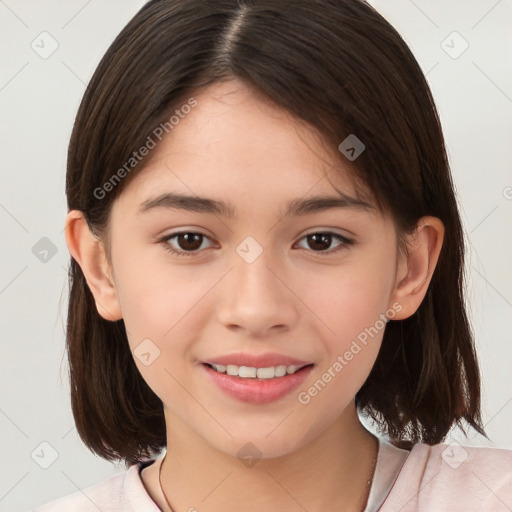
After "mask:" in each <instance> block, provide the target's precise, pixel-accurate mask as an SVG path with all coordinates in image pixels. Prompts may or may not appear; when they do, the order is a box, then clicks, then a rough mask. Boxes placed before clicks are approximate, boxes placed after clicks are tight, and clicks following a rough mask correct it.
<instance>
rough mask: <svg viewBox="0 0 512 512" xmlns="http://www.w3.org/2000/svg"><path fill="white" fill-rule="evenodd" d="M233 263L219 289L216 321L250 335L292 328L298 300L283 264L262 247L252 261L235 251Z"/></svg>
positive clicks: (296, 317)
mask: <svg viewBox="0 0 512 512" xmlns="http://www.w3.org/2000/svg"><path fill="white" fill-rule="evenodd" d="M233 267H234V268H233V269H232V270H231V272H229V274H228V275H227V276H226V279H224V280H223V281H224V283H223V284H222V288H221V289H220V290H219V292H220V296H221V298H220V302H219V307H218V310H217V311H218V318H219V320H220V322H221V323H222V324H223V325H224V326H225V327H227V328H229V329H231V330H236V329H238V330H244V331H245V332H247V333H250V334H251V335H252V336H262V335H265V334H268V331H270V330H289V329H292V328H293V327H294V325H295V324H296V322H297V321H298V319H299V311H298V309H297V308H298V304H299V302H300V301H299V300H298V299H297V297H296V296H295V295H294V293H293V283H292V282H290V281H291V277H290V275H289V274H287V273H285V272H284V271H283V265H280V264H279V263H276V260H275V259H274V260H271V257H270V253H269V251H263V253H262V254H261V255H260V256H259V257H258V258H257V259H256V260H255V261H253V262H252V263H248V262H246V261H244V260H243V259H242V258H240V257H239V256H238V255H235V257H234V258H233Z"/></svg>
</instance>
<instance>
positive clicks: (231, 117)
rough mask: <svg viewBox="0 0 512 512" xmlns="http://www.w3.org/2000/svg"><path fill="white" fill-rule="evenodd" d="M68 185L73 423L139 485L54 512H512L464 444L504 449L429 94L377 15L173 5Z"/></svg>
mask: <svg viewBox="0 0 512 512" xmlns="http://www.w3.org/2000/svg"><path fill="white" fill-rule="evenodd" d="M66 193H67V198H68V206H69V214H68V218H67V222H66V240H67V244H68V247H69V250H70V252H71V255H72V259H71V269H70V285H71V291H70V298H69V315H68V329H67V348H68V356H69V363H70V377H71V389H72V396H71V398H72V408H73V414H74V418H75V421H76V426H77V429H78V432H79V434H80V436H81V438H82V439H83V441H84V443H85V444H86V445H87V446H88V447H89V448H90V449H91V451H92V452H94V453H96V454H98V455H100V456H101V457H103V458H105V459H107V460H112V461H113V460H121V461H124V462H125V463H126V466H127V471H125V472H124V473H122V474H120V475H117V476H114V477H112V478H110V479H108V480H105V481H103V482H100V483H98V484H96V485H94V486H92V487H90V488H88V489H84V490H83V491H80V492H77V493H74V494H72V495H69V496H66V497H64V498H61V499H60V500H57V501H54V502H52V503H50V504H47V505H45V506H42V507H40V508H39V509H37V510H38V511H40V512H50V511H51V512H56V511H59V510H66V511H69V510H74V511H89V510H91V511H92V510H95V511H96V510H102V511H103V512H107V511H108V512H110V511H121V510H123V511H127V510H133V511H135V510H137V511H144V512H146V511H147V512H149V511H158V510H162V511H166V512H169V511H175V512H177V511H189V512H192V511H200V512H203V511H205V512H206V511H208V512H218V511H227V510H243V511H248V512H252V511H261V510H265V511H267V512H274V511H282V510H286V511H308V512H317V511H320V510H322V511H326V510H329V511H330V510H332V511H364V510H365V511H374V510H381V511H383V512H396V511H399V510H400V511H415V510H421V511H436V512H437V511H439V510H465V511H467V510H475V511H476V510H478V511H483V510H493V511H494V510H496V511H497V510H507V507H508V509H510V507H512V500H511V497H512V452H510V451H507V450H499V449H491V448H474V447H468V446H460V445H457V444H455V445H454V444H450V445H447V444H442V442H443V440H445V438H446V436H447V434H448V432H449V431H450V429H451V428H452V427H455V426H460V427H463V426H464V424H466V425H468V426H470V427H471V428H473V429H475V430H476V431H477V432H479V433H480V434H483V435H485V433H484V430H483V426H482V422H481V416H480V380H479V371H478V366H477V360H476V355H475V351H474V345H473V340H472V335H471V329H470V325H469V322H468V318H467V315H466V310H465V298H464V282H463V277H464V273H463V271H464V266H463V263H464V260H463V257H464V239H463V231H462V227H461V222H460V218H459V213H458V208H457V203H456V199H455V195H454V189H453V184H452V179H451V176H450V171H449V167H448V163H447V158H446V152H445V147H444V141H443V135H442V131H441V126H440V122H439V119H438V115H437V112H436V108H435V105H434V103H433V99H432V96H431V93H430V91H429V88H428V86H427V83H426V81H425V78H424V76H423V74H422V72H421V69H420V67H419V66H418V64H417V62H416V60H415V59H414V57H413V55H412V54H411V52H410V51H409V49H408V47H407V45H406V44H405V43H404V41H403V40H402V38H401V37H400V35H399V34H398V33H397V32H396V31H395V30H394V29H393V28H392V27H391V26H390V25H389V23H387V22H386V21H385V20H384V19H383V18H382V17H381V16H380V15H379V14H378V13H377V12H376V11H375V10H374V9H373V8H372V7H371V6H370V5H368V4H367V3H365V2H362V1H360V0H336V1H334V0H303V1H297V0H293V1H291V0H280V1H275V0H272V1H271V0H254V1H250V0H208V1H199V0H153V1H150V2H149V3H147V4H146V5H145V6H144V7H143V8H142V9H141V10H140V11H139V12H138V13H137V14H136V16H135V17H134V18H133V19H132V20H131V21H130V23H129V24H128V25H127V26H126V28H125V29H124V30H123V31H122V32H121V34H119V36H118V37H117V39H116V40H115V41H114V43H113V44H112V46H111V47H110V49H109V50H108V51H107V53H106V55H105V56H104V58H103V60H102V61H101V63H100V65H99V66H98V69H97V71H96V73H95V74H94V76H93V78H92V80H91V82H90V84H89V86H88V88H87V91H86V93H85V96H84V98H83V101H82V104H81V106H80V109H79V112H78V115H77V118H76V122H75V126H74V130H73V134H72V137H71V142H70V147H69V160H68V173H67V181H66ZM360 415H362V416H366V417H367V418H369V419H372V420H373V422H374V425H375V427H376V429H377V431H378V432H379V433H380V435H379V436H376V435H374V434H373V433H371V432H370V431H369V430H368V429H367V428H366V427H365V426H364V425H363V424H362V423H361V421H360V417H359V416H360ZM164 452H165V453H164ZM128 468H129V469H128Z"/></svg>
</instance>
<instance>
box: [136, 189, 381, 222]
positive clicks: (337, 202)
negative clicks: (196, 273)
mask: <svg viewBox="0 0 512 512" xmlns="http://www.w3.org/2000/svg"><path fill="white" fill-rule="evenodd" d="M155 208H168V209H174V210H185V211H189V212H197V213H209V214H212V215H219V216H223V217H227V218H233V217H235V208H234V207H233V205H231V204H228V203H225V202H224V201H217V200H214V199H209V198H206V197H199V196H189V195H184V194H176V193H171V192H167V193H164V194H161V195H159V196H157V197H155V198H152V199H147V200H146V201H144V202H143V203H142V204H141V205H140V208H139V213H145V212H148V211H150V210H152V209H155ZM332 208H347V209H352V210H361V211H368V212H373V211H375V210H376V208H375V206H373V205H371V204H370V203H367V202H366V201H363V200H361V199H358V198H355V197H351V196H349V195H346V194H344V193H339V195H338V196H332V197H329V196H312V197H308V198H305V199H302V198H301V199H294V200H293V201H291V202H290V203H288V205H287V206H286V208H285V209H284V210H283V211H281V215H282V216H283V217H285V216H288V215H293V216H301V215H308V214H311V213H317V212H322V211H325V210H329V209H332Z"/></svg>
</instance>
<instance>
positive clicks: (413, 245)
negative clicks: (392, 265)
mask: <svg viewBox="0 0 512 512" xmlns="http://www.w3.org/2000/svg"><path fill="white" fill-rule="evenodd" d="M443 239H444V225H443V223H442V222H441V220H440V219H438V218H437V217H430V216H428V217H422V218H421V219H420V220H419V222H418V225H417V227H416V230H415V231H414V233H412V234H411V235H409V236H408V238H407V252H408V254H407V255H403V257H402V258H401V261H400V262H399V266H398V271H397V279H396V283H395V288H394V290H393V294H392V297H391V300H390V304H393V303H395V302H399V303H400V304H401V306H402V309H401V310H400V312H399V313H397V314H396V315H395V317H394V318H393V319H394V320H404V319H405V318H408V317H410V316H411V315H413V314H414V313H415V312H416V311H417V309H418V308H419V307H420V304H421V302H422V301H423V299H424V297H425V295H426V293H427V290H428V286H429V284H430V281H431V280H432V275H433V274H434V270H435V268H436V265H437V262H438V259H439V254H440V253H441V248H442V245H443Z"/></svg>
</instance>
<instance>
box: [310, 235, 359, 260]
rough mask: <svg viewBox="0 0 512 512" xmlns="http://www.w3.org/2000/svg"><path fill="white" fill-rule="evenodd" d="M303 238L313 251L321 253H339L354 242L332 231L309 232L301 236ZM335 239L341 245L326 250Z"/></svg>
mask: <svg viewBox="0 0 512 512" xmlns="http://www.w3.org/2000/svg"><path fill="white" fill-rule="evenodd" d="M301 240H306V243H307V244H308V245H309V246H310V247H311V248H312V249H313V252H318V253H320V254H333V253H337V252H339V251H343V250H345V249H347V246H349V245H352V244H353V241H352V240H349V239H348V238H345V237H344V236H342V235H339V234H338V233H333V232H331V231H318V232H315V233H309V234H307V235H306V236H305V237H303V238H301ZM333 240H335V241H338V242H340V243H339V245H337V246H335V247H334V249H332V250H329V251H327V250H325V249H328V248H329V246H330V245H331V243H332V242H333Z"/></svg>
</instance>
